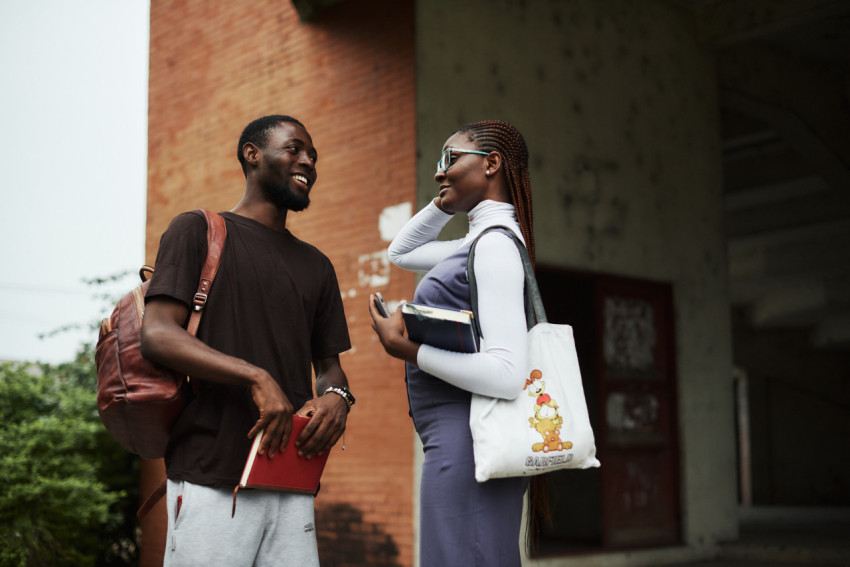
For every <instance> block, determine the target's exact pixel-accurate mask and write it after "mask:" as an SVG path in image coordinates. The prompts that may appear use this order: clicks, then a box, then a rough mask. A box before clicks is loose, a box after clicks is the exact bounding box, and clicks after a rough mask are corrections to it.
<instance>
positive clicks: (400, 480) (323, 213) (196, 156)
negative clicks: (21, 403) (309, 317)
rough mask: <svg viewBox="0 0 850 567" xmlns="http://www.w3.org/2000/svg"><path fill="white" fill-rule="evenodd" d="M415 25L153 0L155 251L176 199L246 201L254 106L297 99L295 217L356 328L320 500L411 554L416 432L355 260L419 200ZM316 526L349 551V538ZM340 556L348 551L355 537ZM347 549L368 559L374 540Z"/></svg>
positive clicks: (382, 2) (375, 9)
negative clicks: (307, 180) (308, 144)
mask: <svg viewBox="0 0 850 567" xmlns="http://www.w3.org/2000/svg"><path fill="white" fill-rule="evenodd" d="M413 26H414V22H413V2H406V1H395V0H360V1H357V2H354V1H345V2H341V3H339V4H338V5H336V6H332V7H330V8H328V9H327V10H325V11H324V12H322V13H321V14H320V16H319V17H318V18H317V19H316V21H313V22H310V23H301V22H300V21H299V19H298V15H297V13H296V11H295V9H294V7H293V6H292V4H291V2H288V1H281V0H252V1H250V2H248V1H245V0H241V1H239V0H237V1H231V2H209V1H208V0H171V1H169V0H152V2H151V28H150V29H151V46H150V50H151V51H150V99H149V129H148V131H149V141H148V146H149V149H148V219H147V260H148V262H152V261H153V260H154V258H155V255H156V249H157V246H158V243H159V236H160V234H161V233H162V231H163V230H164V229H165V227H166V226H167V224H168V222H169V220H170V219H171V218H172V217H173V216H174V215H176V214H177V213H179V212H182V211H185V210H189V209H193V208H198V207H207V208H212V209H214V210H227V209H229V208H231V207H233V206H234V205H235V204H236V203H237V202H238V200H239V198H240V197H241V196H242V192H243V190H244V178H243V176H242V172H241V169H240V167H239V164H238V162H237V161H236V157H235V156H236V145H237V140H238V137H239V134H240V133H241V130H242V128H243V127H244V126H245V125H246V124H247V123H248V122H250V121H251V120H253V119H254V118H257V117H259V116H262V115H266V114H290V115H292V116H295V117H296V118H298V119H299V120H301V121H302V122H303V123H304V124H305V125H306V126H307V129H308V131H309V132H310V134H311V135H312V137H313V142H314V143H315V145H316V148H317V150H318V152H319V156H320V158H319V162H318V166H317V171H318V183H317V184H316V186H315V188H314V190H313V193H312V204H311V206H310V208H309V209H308V210H307V211H304V212H302V213H298V214H291V215H290V222H289V227H290V230H292V231H293V233H294V234H295V235H296V236H298V237H299V238H302V239H304V240H306V241H308V242H310V243H312V244H315V245H316V246H318V247H319V248H320V249H321V250H322V251H324V252H325V253H326V254H327V255H328V256H329V257H330V259H331V260H332V262H333V264H334V266H335V267H336V270H337V275H338V277H339V281H340V287H341V290H342V292H343V296H344V303H345V309H346V314H347V316H348V321H349V330H350V332H351V336H352V343H353V348H352V350H351V351H350V352H349V353H346V354H345V355H343V357H342V362H343V368H344V369H345V370H346V373H347V374H348V378H349V381H350V383H351V387H352V391H353V392H354V393H355V395H356V396H357V401H358V403H357V406H356V408H355V409H354V411H353V412H352V414H351V416H350V419H349V427H348V431H347V433H346V437H345V442H346V445H347V449H346V450H345V451H344V452H343V451H341V450H340V449H339V448H338V447H337V448H335V449H334V452H333V454H332V455H331V458H330V460H329V463H328V467H327V469H326V473H325V476H324V478H323V483H322V491H321V494H320V495H319V497H318V499H317V502H316V505H317V509H320V510H322V509H327V510H339V509H344V510H349V511H350V512H351V513H350V514H349V516H351V517H354V518H360V521H361V523H362V524H364V525H366V526H368V527H369V529H370V530H372V532H373V536H372V537H371V538H370V541H375V542H379V544H380V545H381V546H383V547H382V548H381V550H377V551H375V553H379V554H383V556H392V553H389V554H388V553H387V550H388V549H389V550H391V549H392V547H393V545H394V546H395V548H397V557H396V558H395V561H397V562H398V564H401V565H412V562H413V549H412V542H413V514H414V511H413V506H412V501H413V490H414V487H413V435H414V433H413V428H412V424H411V421H410V419H409V417H408V416H407V398H406V395H405V392H404V384H403V380H402V378H403V368H402V365H401V364H400V363H399V362H398V361H395V360H392V359H390V358H388V357H387V356H385V355H384V354H383V351H382V350H381V348H380V346H379V344H378V343H377V341H376V339H375V338H374V336H373V333H372V331H371V328H370V325H369V316H368V312H367V299H368V294H369V293H370V292H371V291H375V290H374V289H372V288H370V287H369V285H370V284H369V283H368V282H365V281H361V280H360V279H359V278H358V275H359V274H360V273H361V272H362V271H363V270H364V269H365V270H366V271H368V270H369V269H370V268H369V262H366V261H365V257H368V256H369V255H371V254H374V253H376V252H381V251H383V250H385V248H386V245H387V243H386V242H384V241H382V240H381V238H380V235H379V232H378V217H379V214H380V213H381V210H382V209H383V208H384V207H387V206H391V205H396V204H399V203H402V202H405V201H414V200H415V152H416V149H415V122H414V118H415V100H414V96H415V84H414V43H413V41H414V37H413ZM361 258H364V260H361ZM389 274H390V282H389V284H388V285H386V286H383V287H382V289H381V291H382V292H383V293H384V295H385V296H387V297H390V298H401V297H410V296H411V295H412V289H413V284H414V280H413V276H412V275H411V274H409V273H406V272H402V271H401V270H399V269H397V268H392V269H391V270H390V272H389ZM326 516H328V514H320V515H319V516H317V517H318V518H321V517H326ZM350 524H351V522H337V523H336V525H338V526H346V525H350ZM318 527H319V530H320V536H321V537H320V539H321V540H322V541H323V542H324V541H330V540H332V541H334V542H335V543H334V546H335V547H336V548H337V551H340V550H344V549H345V546H346V545H347V544H346V543H345V542H351V541H352V538H351V537H350V534H348V535H346V534H338V533H325V534H324V535H323V534H322V529H323V528H322V526H321V525H319V526H318ZM361 527H362V526H361ZM328 529H330V528H328ZM334 529H336V530H340V529H348V528H339V527H337V528H334ZM351 529H352V530H353V531H354V532H357V530H359V529H360V528H359V527H358V528H351ZM374 533H377V534H378V535H374ZM385 536H386V537H385ZM358 545H359V547H360V548H362V547H363V545H364V543H363V542H360V543H359V544H358ZM376 545H378V544H376ZM367 546H368V545H367ZM366 552H367V553H366V554H367V555H368V552H369V550H368V549H367V550H366ZM323 553H325V552H324V551H323ZM373 555H374V554H373ZM336 557H337V559H334V560H333V562H334V563H333V564H336V565H343V564H345V563H344V562H342V561H343V560H342V559H339V558H340V557H345V554H344V553H343V554H339V553H337V554H336ZM350 557H351V561H352V563H351V564H357V557H365V555H363V549H360V551H359V552H357V553H354V551H352V555H351V556H350ZM388 561H390V560H388ZM391 562H392V561H390V562H389V563H387V564H390V563H391Z"/></svg>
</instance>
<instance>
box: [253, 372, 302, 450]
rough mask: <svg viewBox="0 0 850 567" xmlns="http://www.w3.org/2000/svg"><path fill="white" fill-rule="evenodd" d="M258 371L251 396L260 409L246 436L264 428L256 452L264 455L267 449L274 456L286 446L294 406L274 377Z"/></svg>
mask: <svg viewBox="0 0 850 567" xmlns="http://www.w3.org/2000/svg"><path fill="white" fill-rule="evenodd" d="M260 372H261V373H260V375H259V377H258V378H257V379H256V381H255V382H254V384H253V385H252V386H251V397H252V398H253V400H254V404H256V406H257V409H259V410H260V419H258V420H257V423H255V424H254V427H252V428H251V431H249V432H248V437H249V438H253V437H254V436H255V435H257V434H258V433H259V432H260V430H261V429H265V433H263V440H262V441H261V442H260V449H259V451H258V452H259V453H260V454H261V455H264V454H265V453H266V451H268V454H269V457H274V455H275V453H276V452H278V451H283V450H284V449H285V448H286V443H287V442H288V441H289V434H290V433H292V412H293V410H294V408H293V407H292V404H291V403H290V401H289V399H288V398H287V397H286V394H284V393H283V390H281V389H280V386H279V385H278V384H277V382H275V380H274V378H272V377H271V375H270V374H268V373H267V372H265V371H260Z"/></svg>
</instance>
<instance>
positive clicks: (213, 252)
mask: <svg viewBox="0 0 850 567" xmlns="http://www.w3.org/2000/svg"><path fill="white" fill-rule="evenodd" d="M201 212H202V213H204V217H205V218H206V219H207V258H206V260H204V267H203V268H201V279H200V281H198V291H197V292H196V293H195V297H194V299H193V303H194V307H193V309H192V314H191V315H190V316H189V324H188V326H187V327H186V330H187V331H188V332H189V334H190V335H192V336H195V335H196V334H197V332H198V325H200V324H201V315H202V314H203V312H204V306H205V305H206V303H207V297H208V295H209V291H210V287H211V286H212V283H213V280H214V279H215V274H216V272H218V266H219V264H220V263H221V253H222V252H223V251H224V240H225V238H226V237H227V227H226V226H225V224H224V218H223V217H222V216H221V215H220V214H218V213H213V212H210V211H208V210H206V209H201Z"/></svg>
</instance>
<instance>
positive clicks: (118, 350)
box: [95, 210, 227, 459]
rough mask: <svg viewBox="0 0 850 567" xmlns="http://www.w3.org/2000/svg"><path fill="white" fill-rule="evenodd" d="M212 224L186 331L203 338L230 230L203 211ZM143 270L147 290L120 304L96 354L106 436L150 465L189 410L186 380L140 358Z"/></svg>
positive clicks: (106, 323)
mask: <svg viewBox="0 0 850 567" xmlns="http://www.w3.org/2000/svg"><path fill="white" fill-rule="evenodd" d="M201 212H203V213H204V216H205V217H206V219H207V258H206V261H205V262H204V266H203V268H202V270H201V279H200V281H199V282H198V291H197V293H196V294H195V300H194V304H195V305H194V309H193V311H192V314H191V315H190V317H189V323H188V325H187V329H186V330H187V331H188V332H189V333H191V334H192V335H195V333H197V332H198V325H199V323H200V322H201V314H202V313H203V309H204V304H205V303H206V300H207V294H208V293H209V290H210V286H211V285H212V282H213V279H214V278H215V274H216V271H217V270H218V265H219V262H220V261H221V253H222V250H223V248H224V240H225V238H226V236H227V228H226V227H225V224H224V219H223V218H222V217H221V216H220V215H218V214H216V213H212V212H210V211H206V210H203V211H201ZM153 271H154V269H153V268H151V267H150V266H142V269H141V270H140V271H139V276H140V277H141V278H142V282H143V283H142V284H141V285H140V286H138V287H137V288H135V289H134V290H133V291H131V292H130V293H128V294H127V295H125V296H124V297H123V298H121V300H120V301H119V302H118V305H117V306H116V307H115V310H114V311H113V312H112V315H111V316H110V317H109V318H107V319H104V320H103V322H102V323H101V325H100V335H99V337H98V340H97V346H96V350H95V364H96V366H97V411H98V413H99V414H100V419H101V421H103V425H104V426H106V429H107V431H109V433H110V434H111V435H112V437H114V438H115V440H116V441H118V443H120V444H121V446H123V447H124V448H125V449H126V450H127V451H129V452H131V453H136V454H138V455H140V456H141V457H143V458H145V459H159V458H162V457H163V456H164V454H165V446H166V444H167V443H168V437H169V435H170V433H171V428H172V426H173V425H174V422H175V421H176V420H177V417H178V416H179V415H180V412H181V411H183V406H184V397H183V396H184V384H185V382H186V380H187V378H186V376H184V375H181V374H179V373H177V372H174V371H173V370H171V369H169V368H166V367H164V366H162V365H159V364H156V363H155V362H151V361H149V360H147V359H146V358H144V357H143V356H142V353H141V329H142V318H143V317H144V312H145V293H146V292H147V289H148V286H149V282H148V281H146V277H145V274H148V273H150V274H152V273H153Z"/></svg>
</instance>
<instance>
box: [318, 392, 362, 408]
mask: <svg viewBox="0 0 850 567" xmlns="http://www.w3.org/2000/svg"><path fill="white" fill-rule="evenodd" d="M328 392H333V393H334V394H338V395H340V396H342V399H343V400H345V405H346V407H347V408H348V411H351V406H353V405H354V401H355V400H354V396H352V395H351V390H349V389H348V388H346V387H345V386H331V387H330V388H328V389H327V390H325V394H327V393H328ZM323 395H324V394H323Z"/></svg>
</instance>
